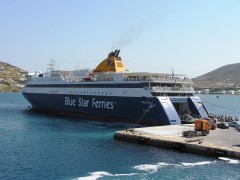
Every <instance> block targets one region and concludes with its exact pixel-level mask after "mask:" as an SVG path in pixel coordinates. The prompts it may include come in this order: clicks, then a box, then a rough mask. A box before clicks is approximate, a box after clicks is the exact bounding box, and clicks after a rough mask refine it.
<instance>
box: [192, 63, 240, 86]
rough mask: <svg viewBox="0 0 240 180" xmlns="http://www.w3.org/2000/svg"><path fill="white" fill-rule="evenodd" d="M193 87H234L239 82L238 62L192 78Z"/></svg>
mask: <svg viewBox="0 0 240 180" xmlns="http://www.w3.org/2000/svg"><path fill="white" fill-rule="evenodd" d="M193 83H194V87H195V88H222V87H235V86H236V85H239V84H240V63H235V64H229V65H226V66H222V67H220V68H218V69H215V70H213V71H211V72H209V73H206V74H204V75H201V76H199V77H196V78H193Z"/></svg>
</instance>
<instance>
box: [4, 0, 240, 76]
mask: <svg viewBox="0 0 240 180" xmlns="http://www.w3.org/2000/svg"><path fill="white" fill-rule="evenodd" d="M116 48H118V49H121V52H120V56H121V57H122V59H123V60H124V62H125V65H126V66H127V69H129V70H130V71H150V72H171V69H174V72H175V73H181V74H187V75H189V76H190V77H191V78H193V77H197V76H199V75H202V74H205V73H207V72H209V71H212V70H214V69H216V68H219V67H221V66H223V65H227V64H232V63H239V62H240V0H148V1H141V0H64V1H63V0H40V1H34V0H21V1H19V0H1V1H0V60H1V61H4V62H7V63H10V64H12V65H15V66H19V67H21V68H23V69H25V70H27V71H34V70H37V69H39V70H42V71H45V70H46V68H47V64H48V63H49V61H50V59H55V60H56V63H57V68H58V69H65V70H75V69H82V68H95V67H96V66H97V65H98V63H100V61H101V60H102V59H104V58H105V57H106V56H107V55H108V53H109V52H110V51H112V50H114V49H116Z"/></svg>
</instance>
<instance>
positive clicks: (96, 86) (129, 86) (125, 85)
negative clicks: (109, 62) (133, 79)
mask: <svg viewBox="0 0 240 180" xmlns="http://www.w3.org/2000/svg"><path fill="white" fill-rule="evenodd" d="M27 87H65V88H66V87H84V88H142V87H143V86H142V85H141V84H138V83H137V84H28V85H27Z"/></svg>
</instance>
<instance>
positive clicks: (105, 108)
mask: <svg viewBox="0 0 240 180" xmlns="http://www.w3.org/2000/svg"><path fill="white" fill-rule="evenodd" d="M119 52H120V51H119V50H116V51H115V52H111V53H110V54H109V55H108V57H107V58H106V59H105V60H103V61H102V62H101V63H100V64H99V65H98V66H97V67H96V68H95V69H94V70H89V69H84V70H78V71H59V70H54V69H53V68H51V70H50V72H48V73H45V74H43V73H35V75H31V76H30V77H29V80H28V83H27V85H26V87H25V88H24V89H23V90H22V94H23V95H24V97H25V98H26V99H27V100H28V101H29V102H30V104H31V105H32V107H33V108H34V109H38V110H43V111H52V112H58V113H59V112H61V113H70V114H76V115H80V116H83V115H84V116H85V115H87V116H94V117H101V118H103V119H106V120H109V121H120V122H129V123H137V122H138V123H139V124H148V125H170V124H181V116H182V115H184V114H191V115H192V116H194V117H199V118H205V117H207V116H208V112H207V110H206V109H205V107H204V105H203V103H202V101H201V100H200V98H199V97H195V96H194V89H193V87H192V84H193V82H192V80H191V79H189V78H188V77H187V76H186V75H181V74H173V73H169V74H167V73H147V72H127V71H126V69H125V66H124V63H123V61H122V59H121V57H119ZM52 67H53V65H52Z"/></svg>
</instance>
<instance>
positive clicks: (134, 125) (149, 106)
mask: <svg viewBox="0 0 240 180" xmlns="http://www.w3.org/2000/svg"><path fill="white" fill-rule="evenodd" d="M154 99H155V97H153V100H152V102H151V103H150V105H149V106H148V108H147V109H146V110H145V111H144V112H143V114H142V116H141V117H140V118H139V120H138V122H137V123H136V124H135V125H134V127H133V130H134V129H135V128H136V126H137V125H138V123H139V122H140V121H141V120H142V118H143V116H145V114H146V112H147V111H148V110H149V109H150V107H151V105H152V103H153V101H154Z"/></svg>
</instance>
